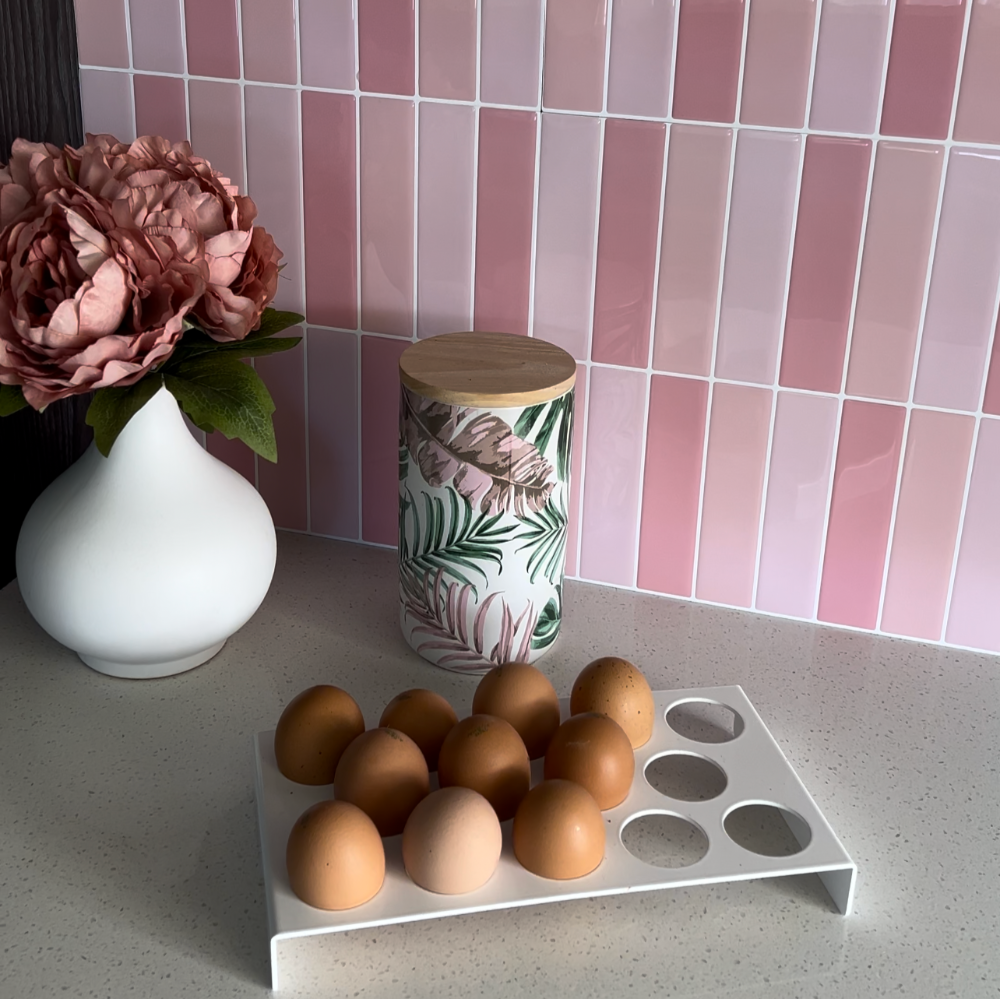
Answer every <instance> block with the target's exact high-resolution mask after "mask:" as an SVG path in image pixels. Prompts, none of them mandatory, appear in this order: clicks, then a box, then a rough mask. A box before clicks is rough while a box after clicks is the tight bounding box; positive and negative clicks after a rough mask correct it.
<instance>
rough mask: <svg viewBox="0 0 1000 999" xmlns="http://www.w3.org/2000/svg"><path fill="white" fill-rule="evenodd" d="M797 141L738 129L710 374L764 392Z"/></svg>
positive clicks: (784, 269) (772, 354) (780, 298)
mask: <svg viewBox="0 0 1000 999" xmlns="http://www.w3.org/2000/svg"><path fill="white" fill-rule="evenodd" d="M801 155H802V137H801V136H799V135H792V134H788V133H783V132H755V131H753V130H752V129H741V130H740V132H739V134H738V136H737V139H736V166H735V169H734V176H733V193H732V200H731V204H730V208H729V237H728V240H727V242H726V264H725V271H724V276H723V280H722V305H721V308H720V314H719V342H718V346H717V348H716V352H715V373H716V375H717V376H719V377H720V378H732V379H735V380H736V381H746V382H760V383H762V384H765V385H770V384H771V383H772V382H773V381H774V370H775V365H776V364H777V360H778V342H779V340H780V338H781V317H782V310H783V309H784V305H785V285H786V283H787V280H788V255H789V253H790V252H791V246H792V220H793V219H794V217H795V202H796V199H797V194H798V176H799V157H800V156H801Z"/></svg>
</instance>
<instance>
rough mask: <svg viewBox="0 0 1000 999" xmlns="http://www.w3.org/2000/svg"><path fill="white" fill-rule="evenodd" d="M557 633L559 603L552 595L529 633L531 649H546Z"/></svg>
mask: <svg viewBox="0 0 1000 999" xmlns="http://www.w3.org/2000/svg"><path fill="white" fill-rule="evenodd" d="M558 634H559V604H558V603H557V602H556V598H555V597H553V598H552V599H551V600H549V602H548V603H547V604H546V605H545V607H544V608H543V610H542V613H541V614H540V615H539V616H538V623H537V624H536V625H535V630H534V631H533V632H532V633H531V647H532V648H533V649H547V648H548V647H549V646H550V645H551V644H552V643H553V642H554V641H555V640H556V636H558Z"/></svg>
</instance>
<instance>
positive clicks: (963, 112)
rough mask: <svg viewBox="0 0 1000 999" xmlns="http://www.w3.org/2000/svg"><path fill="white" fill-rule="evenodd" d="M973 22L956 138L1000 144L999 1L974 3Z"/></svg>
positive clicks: (956, 120)
mask: <svg viewBox="0 0 1000 999" xmlns="http://www.w3.org/2000/svg"><path fill="white" fill-rule="evenodd" d="M971 18H972V19H971V21H970V22H969V40H968V42H967V43H966V47H965V62H964V64H963V67H962V86H961V91H960V92H959V96H958V112H957V114H956V116H955V138H956V139H958V140H959V141H960V142H992V143H1000V101H998V100H997V95H998V94H1000V0H973V3H972V15H971Z"/></svg>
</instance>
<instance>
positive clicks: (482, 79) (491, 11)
mask: <svg viewBox="0 0 1000 999" xmlns="http://www.w3.org/2000/svg"><path fill="white" fill-rule="evenodd" d="M480 2H481V3H482V5H483V13H482V18H481V20H482V25H481V29H480V30H481V35H482V41H481V43H480V49H481V54H480V69H479V90H480V100H482V101H485V102H486V103H488V104H517V105H521V106H524V107H534V106H535V105H537V104H538V84H539V73H540V66H539V61H538V60H539V51H540V49H541V37H542V0H480Z"/></svg>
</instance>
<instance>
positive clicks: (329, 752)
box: [274, 684, 365, 784]
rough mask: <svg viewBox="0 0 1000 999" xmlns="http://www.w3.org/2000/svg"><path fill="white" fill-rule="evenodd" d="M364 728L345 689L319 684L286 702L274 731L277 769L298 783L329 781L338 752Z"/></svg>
mask: <svg viewBox="0 0 1000 999" xmlns="http://www.w3.org/2000/svg"><path fill="white" fill-rule="evenodd" d="M364 730H365V720H364V718H363V717H362V716H361V708H359V707H358V705H357V702H356V701H355V700H354V698H353V697H351V695H350V694H349V693H347V691H346V690H341V689H340V687H332V686H330V685H329V684H320V685H319V686H317V687H310V688H309V689H308V690H303V691H302V693H301V694H299V695H298V696H296V697H293V698H292V700H290V701H289V702H288V705H287V706H286V708H285V710H284V711H282V712H281V717H280V718H279V719H278V727H277V728H276V729H275V732H274V757H275V760H276V761H277V763H278V769H279V770H280V771H281V772H282V773H283V774H284V775H285V776H286V777H287V778H288V779H289V780H294V781H296V782H297V783H299V784H332V783H333V778H334V774H336V772H337V764H338V763H339V762H340V755H341V753H343V751H344V750H345V749H346V748H347V746H348V744H349V743H350V742H351V741H352V740H353V739H355V738H356V737H357V736H359V735H360V734H361V733H362V732H364Z"/></svg>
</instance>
